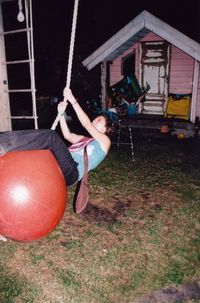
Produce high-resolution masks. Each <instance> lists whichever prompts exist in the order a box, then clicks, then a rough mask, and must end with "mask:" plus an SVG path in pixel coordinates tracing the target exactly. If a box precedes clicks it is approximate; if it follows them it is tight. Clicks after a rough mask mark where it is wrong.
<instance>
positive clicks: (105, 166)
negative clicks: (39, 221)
mask: <svg viewBox="0 0 200 303" xmlns="http://www.w3.org/2000/svg"><path fill="white" fill-rule="evenodd" d="M129 154H130V148H129V147H128V146H121V147H120V148H117V147H116V146H113V147H112V149H111V151H110V153H109V155H108V156H107V158H106V159H105V161H104V162H103V163H102V164H101V165H100V166H99V168H98V169H96V170H95V171H94V172H91V173H90V203H89V205H88V207H87V209H86V211H85V212H84V213H83V214H81V215H76V214H74V212H73V207H72V201H73V193H74V189H75V188H74V187H71V188H69V189H68V195H69V198H68V205H67V209H66V212H65V214H64V217H63V219H62V220H61V222H60V224H59V225H58V226H57V228H56V229H55V230H54V231H53V232H52V233H51V234H49V235H48V236H47V237H45V238H43V239H40V240H38V241H35V242H31V243H26V244H23V243H18V242H14V241H11V240H8V241H7V242H2V241H1V242H0V302H1V303H22V302H23V303H32V302H33V303H47V302H48V303H61V302H64V303H68V302H70V303H88V302H90V303H128V302H133V300H135V299H137V298H139V297H141V296H144V295H148V294H150V293H151V292H153V291H155V290H158V289H160V288H163V287H170V286H179V285H181V284H183V283H186V282H193V281H195V280H198V279H199V278H200V142H197V141H195V140H188V141H187V140H186V141H184V140H183V141H178V140H176V139H170V138H169V139H168V138H153V139H151V140H149V139H147V138H143V139H139V138H136V139H135V161H134V162H133V161H131V160H130V157H129ZM25 228H26V227H25ZM191 302H192V301H191Z"/></svg>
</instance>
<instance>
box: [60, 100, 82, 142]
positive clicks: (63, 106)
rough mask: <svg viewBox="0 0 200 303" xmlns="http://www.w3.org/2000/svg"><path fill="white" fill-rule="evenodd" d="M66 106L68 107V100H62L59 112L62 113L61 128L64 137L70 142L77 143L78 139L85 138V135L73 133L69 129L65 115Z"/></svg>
mask: <svg viewBox="0 0 200 303" xmlns="http://www.w3.org/2000/svg"><path fill="white" fill-rule="evenodd" d="M66 107H67V102H60V103H59V104H58V112H59V113H61V116H60V128H61V131H62V134H63V137H64V138H65V139H66V140H67V141H69V142H70V143H72V144H73V143H77V142H78V141H80V140H81V139H82V138H83V136H82V135H77V134H74V133H71V131H70V129H69V127H68V125H67V123H66V120H65V116H64V112H65V110H66Z"/></svg>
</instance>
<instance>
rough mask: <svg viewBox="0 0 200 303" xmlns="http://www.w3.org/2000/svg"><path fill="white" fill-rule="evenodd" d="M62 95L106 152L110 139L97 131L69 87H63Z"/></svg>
mask: <svg viewBox="0 0 200 303" xmlns="http://www.w3.org/2000/svg"><path fill="white" fill-rule="evenodd" d="M64 96H65V98H66V100H68V101H69V102H70V103H71V105H72V107H73V108H74V110H75V112H76V115H77V117H78V119H79V121H80V123H81V124H82V126H83V127H84V128H85V129H86V130H87V132H88V133H89V134H90V135H91V136H92V137H93V138H94V139H95V140H97V141H98V142H99V144H100V145H101V147H102V149H103V150H104V151H105V152H106V153H107V152H108V150H109V148H110V139H109V138H108V136H106V135H105V134H103V133H101V132H100V131H98V129H96V127H95V126H93V124H92V122H91V121H90V119H89V117H88V116H87V114H86V113H85V112H84V111H83V109H82V108H81V106H80V105H79V103H78V101H77V100H76V99H75V97H74V96H73V94H72V92H71V90H70V89H64Z"/></svg>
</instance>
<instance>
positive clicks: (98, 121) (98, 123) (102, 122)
mask: <svg viewBox="0 0 200 303" xmlns="http://www.w3.org/2000/svg"><path fill="white" fill-rule="evenodd" d="M92 125H93V126H94V127H95V128H96V129H98V131H99V132H101V133H102V134H105V133H106V119H105V117H104V116H98V117H96V118H95V119H94V120H93V121H92Z"/></svg>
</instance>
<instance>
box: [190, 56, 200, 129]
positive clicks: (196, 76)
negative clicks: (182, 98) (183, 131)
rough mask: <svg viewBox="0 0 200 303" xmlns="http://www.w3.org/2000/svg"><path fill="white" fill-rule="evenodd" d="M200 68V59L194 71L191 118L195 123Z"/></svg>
mask: <svg viewBox="0 0 200 303" xmlns="http://www.w3.org/2000/svg"><path fill="white" fill-rule="evenodd" d="M199 68H200V65H199V61H197V60H195V64H194V72H193V85H192V102H191V111H190V120H191V122H193V123H194V122H195V118H196V107H197V97H198V79H199Z"/></svg>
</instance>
